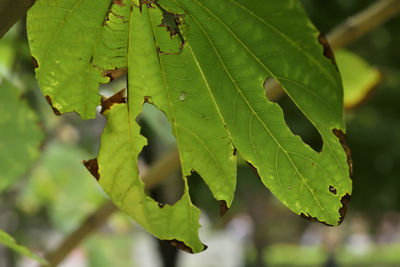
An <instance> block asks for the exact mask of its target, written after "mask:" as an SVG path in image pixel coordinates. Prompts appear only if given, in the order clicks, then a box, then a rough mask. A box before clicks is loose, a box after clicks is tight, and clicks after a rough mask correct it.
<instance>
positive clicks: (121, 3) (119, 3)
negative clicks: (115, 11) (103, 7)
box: [113, 0, 124, 6]
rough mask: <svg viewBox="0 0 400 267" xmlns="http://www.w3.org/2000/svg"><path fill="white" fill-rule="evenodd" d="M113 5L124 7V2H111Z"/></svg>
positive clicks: (119, 0)
mask: <svg viewBox="0 0 400 267" xmlns="http://www.w3.org/2000/svg"><path fill="white" fill-rule="evenodd" d="M113 3H114V4H116V5H119V6H124V1H123V0H113Z"/></svg>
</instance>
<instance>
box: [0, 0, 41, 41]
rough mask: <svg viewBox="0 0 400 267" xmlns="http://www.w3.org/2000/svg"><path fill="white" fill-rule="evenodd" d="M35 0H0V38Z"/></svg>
mask: <svg viewBox="0 0 400 267" xmlns="http://www.w3.org/2000/svg"><path fill="white" fill-rule="evenodd" d="M34 2H35V0H0V38H1V37H3V35H4V34H5V33H6V32H7V31H8V30H9V29H10V28H11V27H12V26H13V25H14V23H16V22H17V21H18V19H20V18H21V17H22V16H24V15H25V14H26V12H27V11H28V9H29V8H30V7H31V6H32V5H33V3H34Z"/></svg>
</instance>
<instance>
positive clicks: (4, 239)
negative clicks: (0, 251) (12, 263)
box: [0, 230, 48, 265]
mask: <svg viewBox="0 0 400 267" xmlns="http://www.w3.org/2000/svg"><path fill="white" fill-rule="evenodd" d="M0 243H2V244H3V245H5V246H6V247H8V248H10V249H12V250H14V251H15V252H17V253H19V254H21V255H24V256H27V257H29V258H32V259H34V260H35V261H37V262H39V263H40V264H42V265H48V263H47V261H46V260H45V259H43V258H42V257H39V256H38V255H36V254H34V253H32V252H31V251H30V250H29V249H27V248H26V247H24V246H21V245H18V244H17V242H16V241H15V239H14V238H13V237H12V236H10V235H9V234H7V233H6V232H4V231H2V230H0Z"/></svg>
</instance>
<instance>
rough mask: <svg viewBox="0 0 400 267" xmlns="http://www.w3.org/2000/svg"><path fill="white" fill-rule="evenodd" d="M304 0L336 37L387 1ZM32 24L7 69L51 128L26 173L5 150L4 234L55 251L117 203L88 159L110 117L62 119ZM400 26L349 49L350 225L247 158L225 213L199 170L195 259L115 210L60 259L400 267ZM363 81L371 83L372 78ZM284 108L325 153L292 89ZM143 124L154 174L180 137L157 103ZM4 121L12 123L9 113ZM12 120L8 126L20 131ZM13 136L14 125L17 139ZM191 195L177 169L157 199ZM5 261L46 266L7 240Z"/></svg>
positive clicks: (343, 59)
mask: <svg viewBox="0 0 400 267" xmlns="http://www.w3.org/2000/svg"><path fill="white" fill-rule="evenodd" d="M302 2H303V4H304V7H305V9H306V11H307V12H308V14H309V15H310V17H311V19H312V21H313V23H314V24H315V25H316V26H317V28H318V29H319V30H320V31H321V32H322V33H329V32H330V31H331V30H332V29H333V28H335V27H336V26H337V25H339V24H341V23H343V22H344V21H346V19H347V18H349V17H351V16H352V15H354V14H356V13H358V12H360V11H361V10H363V9H365V8H366V7H367V6H369V5H370V4H372V3H374V2H376V1H366V0H338V1H318V0H303V1H302ZM266 4H267V3H266ZM24 23H25V19H24V18H23V19H21V21H19V22H18V23H17V24H16V25H15V26H14V27H13V28H12V29H11V30H10V31H9V32H8V33H7V34H6V35H5V36H4V37H3V38H2V39H0V76H1V77H2V79H6V80H7V83H8V82H9V83H10V84H12V87H13V88H14V89H15V90H17V92H18V95H19V97H18V99H19V100H21V103H22V104H21V105H28V107H29V109H31V110H33V112H32V114H33V115H31V116H32V118H31V119H32V120H33V121H36V125H38V129H40V130H41V131H42V132H43V133H42V134H40V133H39V134H37V137H36V139H35V140H36V141H35V142H37V146H39V145H40V148H41V150H40V153H38V154H37V155H36V154H35V153H34V152H29V151H26V152H25V153H33V154H29V155H30V156H29V157H28V158H27V159H25V158H24V156H21V158H23V159H21V161H20V164H21V165H20V166H18V165H15V166H17V167H18V169H19V170H20V173H11V171H9V170H8V169H7V167H8V166H10V165H9V164H11V163H7V155H8V154H9V153H16V152H18V143H11V144H10V143H8V146H6V145H4V144H3V146H1V145H0V159H1V161H2V162H3V163H2V165H0V166H1V167H0V172H1V173H2V174H0V177H5V175H14V176H18V178H19V179H18V180H16V181H14V182H13V184H12V185H11V186H7V188H6V189H5V190H3V191H2V193H1V194H0V229H2V230H4V231H6V232H8V233H9V234H11V235H12V236H14V237H15V239H16V240H18V242H19V243H21V244H24V245H25V246H27V247H29V248H30V249H31V250H32V251H34V252H36V253H38V254H39V255H45V254H46V253H48V252H51V251H53V250H55V249H56V248H57V246H58V245H59V244H60V243H61V242H62V240H64V238H65V237H66V236H68V234H70V233H71V232H73V231H74V230H75V229H77V228H78V227H79V225H80V224H81V223H82V222H83V221H84V220H85V218H86V217H88V216H89V215H90V214H91V213H93V212H95V211H96V210H97V209H98V208H99V207H100V206H101V205H102V204H103V203H105V201H107V197H106V195H105V194H104V193H103V192H102V190H101V189H100V188H99V186H98V185H97V183H96V181H95V179H93V177H92V176H91V175H90V174H89V172H88V171H87V170H86V169H85V167H84V166H83V165H82V164H81V160H83V159H90V158H94V157H95V156H96V154H97V149H98V146H99V137H100V135H101V132H102V129H103V127H104V124H105V120H104V118H102V116H101V115H99V116H98V118H96V119H95V120H90V121H82V120H81V119H80V118H79V117H78V116H76V115H75V114H66V115H63V116H61V117H56V116H54V114H53V112H52V110H51V108H50V107H49V105H48V104H47V103H46V101H45V99H44V98H43V97H42V95H41V93H40V90H39V88H38V85H37V83H36V81H35V78H34V67H33V63H32V59H31V56H30V53H29V47H28V44H27V38H26V33H25V25H24ZM399 33H400V16H398V15H397V16H395V17H393V18H392V19H390V20H389V21H388V22H386V23H385V24H383V25H380V26H379V27H377V28H375V29H373V30H371V31H370V32H369V33H368V34H366V35H365V36H363V37H362V38H361V39H359V40H357V41H356V42H353V43H351V44H350V45H349V46H347V47H346V51H339V52H338V56H337V60H338V65H339V68H340V70H341V71H342V74H343V80H344V82H345V85H346V86H345V87H346V90H353V89H354V88H356V87H357V88H358V89H359V90H360V91H359V95H361V96H362V97H360V99H359V100H360V101H358V102H357V105H356V106H355V107H354V106H353V107H351V108H348V110H347V111H346V115H345V116H346V122H347V137H348V143H349V145H350V147H351V149H352V153H353V162H354V180H353V182H354V192H353V195H352V200H351V204H350V207H349V210H348V214H347V218H346V219H345V221H344V223H343V224H342V225H341V226H340V227H337V228H332V227H327V226H324V225H320V224H317V223H312V222H309V221H306V220H304V219H302V218H300V217H299V216H297V215H295V214H293V213H292V212H290V211H289V210H288V209H287V208H286V207H285V206H283V204H281V203H280V202H279V201H278V200H276V199H275V198H274V196H273V195H272V194H271V193H270V192H269V191H268V190H267V189H266V188H265V187H264V186H263V185H262V183H261V181H260V180H259V178H258V177H257V176H256V175H255V174H254V173H253V171H252V170H251V168H250V167H249V166H247V165H246V164H244V163H243V162H242V161H240V160H239V166H238V185H237V193H236V197H235V201H234V203H233V206H232V208H231V209H230V210H229V211H228V213H227V214H226V215H225V216H224V217H222V218H221V217H220V216H219V210H218V203H217V202H216V201H215V200H214V199H213V198H212V196H211V193H210V191H209V190H208V189H207V187H206V185H205V184H204V183H203V182H202V180H201V179H200V178H199V177H198V176H197V175H196V174H193V175H192V176H191V177H189V183H190V193H191V196H192V198H193V202H194V203H195V204H196V205H197V206H198V207H200V208H201V209H202V211H203V215H202V218H201V224H202V228H201V230H200V235H201V239H202V241H203V242H204V243H205V244H207V245H208V249H207V250H206V251H205V252H203V253H201V254H198V255H189V254H186V253H184V252H181V251H177V250H175V249H174V248H173V247H170V246H169V245H168V244H165V243H163V242H160V241H158V240H156V239H154V238H153V237H152V236H150V235H148V234H147V233H146V232H144V231H143V230H142V229H141V228H140V227H139V226H137V225H136V224H135V223H134V222H133V221H132V220H130V219H129V218H128V217H127V216H125V215H124V214H122V213H120V212H114V213H113V215H112V216H111V217H110V218H108V219H107V220H105V221H104V223H102V226H101V227H99V228H98V229H97V230H96V231H94V232H93V233H92V234H90V235H89V236H88V237H87V238H86V239H85V240H84V241H83V242H82V243H80V244H79V246H77V247H76V248H75V249H74V250H73V251H72V253H71V254H69V256H68V257H67V258H66V259H65V260H64V261H63V262H62V263H61V265H60V266H63V267H67V266H73V267H77V266H95V267H103V266H104V267H108V266H121V267H124V266H138V267H161V266H168V267H169V266H170V267H173V266H179V267H195V266H202V267H212V266H218V267H223V266H226V267H235V266H238V267H240V266H257V267H263V266H363V267H364V266H366V267H372V266H377V267H378V266H379V267H381V266H383V267H385V266H400V195H399V191H400V119H399V117H400V105H398V103H397V102H398V100H399V99H400V90H399V89H400V34H399ZM360 61H361V63H360ZM360 77H362V78H365V79H366V80H367V82H364V83H362V82H360V81H359V80H360ZM124 83H125V81H124V78H122V79H119V80H117V81H115V82H113V83H112V84H110V85H107V86H103V87H102V88H101V91H102V93H103V94H105V95H111V94H113V92H115V90H117V89H120V88H123V87H124V86H125V85H124ZM2 84H3V85H2V86H4V83H2ZM360 84H361V85H360ZM10 86H11V85H10ZM0 88H1V87H0ZM2 89H3V88H2ZM278 103H279V104H280V105H281V106H282V108H283V110H284V112H285V118H286V120H287V123H288V125H289V126H290V127H291V129H292V130H293V131H294V132H295V133H297V134H299V135H300V136H301V137H302V138H303V140H304V141H305V142H307V143H309V144H310V145H311V146H313V147H315V148H317V149H318V148H320V147H321V145H322V144H321V140H320V138H319V136H318V134H317V133H316V132H315V129H313V127H312V126H311V125H310V123H308V122H307V120H306V119H305V118H304V117H303V116H302V115H301V114H300V113H299V111H298V110H297V108H296V107H295V106H294V105H293V103H291V101H290V100H289V99H288V98H287V97H285V96H282V97H281V98H280V99H279V100H278ZM0 104H1V105H2V106H3V112H9V110H8V109H5V108H4V107H6V103H4V102H3V103H2V102H1V100H0ZM1 105H0V110H2V107H1ZM9 113H11V114H16V115H17V114H19V113H16V112H14V111H12V112H9ZM1 116H2V117H4V114H3V115H1ZM140 123H141V125H142V127H143V128H142V132H143V134H144V135H145V136H146V137H148V138H149V139H150V142H149V146H148V147H146V148H145V150H144V151H143V152H142V154H141V165H142V166H141V168H142V169H143V170H146V168H148V166H151V165H152V163H154V162H156V161H157V160H158V159H160V158H162V157H163V155H165V154H166V153H168V151H170V150H171V149H173V148H174V146H175V141H174V137H173V136H172V134H171V130H170V126H169V125H168V122H167V121H166V118H165V117H164V115H163V114H162V113H161V112H159V111H158V110H157V109H155V108H154V107H152V106H150V105H146V106H145V107H144V111H143V114H142V117H141V119H140ZM0 126H1V127H6V124H4V122H3V124H2V122H1V120H0ZM1 127H0V130H1V131H3V132H7V129H8V128H7V129H6V128H1ZM12 131H13V130H12V129H8V132H9V134H10V135H12V133H13V132H12ZM35 131H36V130H35ZM0 136H2V137H3V138H4V139H3V140H0V142H3V143H4V142H5V141H7V140H8V139H7V140H6V139H5V137H6V136H7V135H4V134H3V135H1V134H0ZM35 144H36V143H35ZM15 166H14V167H15ZM1 186H2V184H1V183H0V187H1ZM4 187H6V186H4ZM181 190H182V184H181V183H180V178H179V171H177V172H176V173H173V174H171V175H170V176H169V177H168V178H167V179H165V180H164V181H163V182H162V183H160V184H159V185H158V186H157V187H156V188H154V189H153V190H152V192H151V195H152V197H154V198H155V199H157V200H160V201H163V202H167V203H173V202H174V201H176V200H177V198H178V197H179V194H180V193H181ZM177 227H179V226H177ZM0 266H37V263H36V262H35V261H33V260H31V259H30V258H26V257H21V256H20V255H18V254H15V253H14V252H13V251H11V250H9V249H7V248H5V247H3V246H0Z"/></svg>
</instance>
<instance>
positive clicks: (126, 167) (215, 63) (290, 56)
mask: <svg viewBox="0 0 400 267" xmlns="http://www.w3.org/2000/svg"><path fill="white" fill-rule="evenodd" d="M108 2H109V3H111V2H110V1H108ZM90 3H91V1H89V0H86V1H85V0H70V1H68V0H64V1H60V2H53V1H50V0H38V1H37V2H36V4H35V6H34V7H33V8H32V9H31V11H30V14H29V17H28V33H29V39H30V45H31V51H32V54H33V56H34V57H35V58H36V59H37V61H38V63H39V68H38V69H37V78H38V80H39V83H40V84H41V87H42V90H43V92H44V93H45V94H49V95H50V97H51V98H52V99H53V104H54V105H57V106H56V108H57V109H59V110H60V111H61V112H66V111H72V110H75V111H77V112H79V113H80V114H81V116H82V117H84V118H87V117H93V114H94V111H95V109H94V106H95V105H96V103H98V98H97V96H96V95H97V91H96V89H97V87H95V85H96V83H98V82H99V81H103V80H102V78H101V76H111V77H114V75H117V74H118V73H119V72H122V71H123V70H125V69H126V68H127V72H128V88H127V92H128V96H127V103H119V104H117V103H116V104H114V105H112V106H111V107H110V106H107V107H105V106H103V108H104V114H105V116H106V117H107V119H108V124H107V126H106V128H105V130H104V133H103V136H102V140H101V147H100V151H99V156H98V159H97V163H98V174H96V175H97V176H98V178H99V183H100V185H101V186H102V187H103V189H104V190H105V191H106V192H107V193H108V194H109V195H110V197H111V199H112V200H113V201H114V203H115V204H116V205H117V206H118V207H119V208H120V209H121V210H123V211H124V212H126V213H127V214H129V215H130V216H131V217H133V218H134V219H135V220H136V221H137V222H138V223H139V224H141V225H142V226H143V227H144V228H145V229H146V230H148V231H149V232H151V233H153V234H154V235H156V236H157V237H159V238H161V239H167V240H173V239H176V240H178V241H181V242H183V243H179V245H180V246H181V247H185V248H186V249H187V250H189V251H192V252H199V251H201V250H203V249H204V246H203V245H202V244H201V242H200V240H199V237H198V233H197V232H198V228H199V224H198V217H199V213H200V212H199V210H198V209H197V208H196V207H194V206H193V205H192V203H191V200H190V196H189V191H188V185H187V180H186V179H187V178H186V177H187V176H189V175H190V174H191V172H192V171H193V170H194V171H196V172H198V173H199V174H200V175H201V177H202V178H203V180H204V181H205V182H206V184H207V185H208V186H209V188H210V190H211V192H212V194H213V195H214V197H215V198H216V199H217V200H219V201H220V202H222V203H224V204H226V207H230V205H231V203H232V200H233V194H234V190H235V186H236V151H237V152H238V153H240V155H241V156H242V157H243V159H244V160H246V161H247V162H248V163H250V164H251V165H252V166H254V168H255V169H256V170H257V172H258V173H259V175H260V177H261V180H262V181H263V183H264V184H265V185H266V186H267V187H268V188H269V189H270V190H271V192H272V193H274V194H275V196H276V197H278V198H279V199H280V200H281V201H282V202H283V203H284V204H285V205H287V206H288V207H289V208H290V209H291V210H293V211H294V212H295V213H297V214H299V215H302V216H304V217H307V218H310V219H312V220H318V221H321V222H324V223H326V224H330V225H338V224H339V223H340V222H341V221H342V219H343V216H344V212H345V204H346V203H347V201H348V199H349V195H350V193H351V179H350V178H349V174H350V173H351V158H350V151H349V149H348V147H347V146H346V144H345V134H344V132H345V130H344V122H343V91H342V86H341V79H340V75H339V73H338V71H337V69H336V68H335V66H334V65H333V64H332V63H331V61H330V60H329V59H328V58H326V57H325V56H324V54H325V55H330V50H329V47H327V46H326V45H325V47H322V46H321V44H325V42H324V39H323V38H322V37H321V36H319V33H318V31H317V30H316V29H315V28H314V27H313V26H312V24H311V23H310V21H309V19H308V18H307V15H306V14H305V12H304V10H303V9H302V7H301V5H300V3H299V2H298V1H295V0H283V1H268V3H266V2H265V1H245V0H225V1H217V0H204V1H199V0H192V1H187V0H160V1H150V2H149V3H151V4H144V5H143V6H142V7H141V9H142V11H140V9H139V8H138V1H135V4H133V3H131V1H113V3H111V4H112V5H111V7H110V9H109V10H111V11H107V8H108V7H107V8H105V7H104V6H107V5H106V4H104V6H103V4H102V5H101V6H97V7H96V12H94V13H93V15H92V14H91V13H90V15H89V14H88V11H87V9H88V8H89V7H91V4H90ZM57 5H59V6H61V7H62V8H59V7H58V6H57ZM93 5H94V4H93ZM149 6H151V7H149ZM57 12H60V13H61V14H58V19H55V21H53V20H54V19H53V20H50V19H49V17H52V18H54V14H56V13H57ZM82 14H84V16H82ZM101 14H103V16H101ZM80 15H81V16H80ZM83 22H84V23H83ZM45 24H46V25H47V26H44V25H45ZM48 24H50V26H48ZM82 25H90V26H88V27H86V26H85V27H82ZM44 27H49V28H50V30H49V31H47V32H46V31H45V30H44ZM53 29H54V30H53ZM89 32H90V33H89ZM95 33H96V34H95ZM72 35H74V36H77V37H76V38H74V39H73V40H70V39H68V36H72ZM49 36H51V38H50V37H49ZM80 37H82V38H83V39H84V40H81V39H80ZM71 42H72V43H71ZM77 42H78V43H79V44H77ZM55 44H57V45H55ZM119 48H121V49H119ZM124 49H125V50H124ZM64 50H65V51H68V53H67V52H63V51H64ZM72 51H73V52H72ZM78 55H81V56H78ZM80 58H83V60H80ZM56 62H59V65H56V64H57V63H56ZM78 63H79V64H78ZM74 64H78V65H79V66H78V65H77V66H75V67H71V65H74ZM81 66H83V67H84V68H83V67H82V69H81ZM57 68H58V69H57ZM115 68H117V70H116V71H113V70H115ZM61 69H62V71H61ZM58 70H60V71H58ZM93 73H95V74H93ZM90 74H93V77H97V78H98V77H100V78H99V79H97V78H91V77H92V76H90ZM88 77H89V78H88ZM266 78H273V79H275V80H277V81H278V82H279V83H280V84H281V85H282V86H283V88H284V89H285V90H286V92H287V94H288V95H289V96H290V97H291V98H292V100H293V101H294V103H295V104H296V105H297V106H298V108H299V109H300V110H301V111H302V112H303V113H304V114H305V116H306V117H307V118H308V119H309V120H310V121H311V123H312V124H313V125H314V126H315V127H316V129H317V130H318V131H319V133H320V135H321V137H322V139H323V142H324V145H323V149H322V151H321V152H316V151H314V150H313V149H312V148H310V147H309V146H308V145H306V144H304V143H303V141H302V140H301V138H300V137H299V136H296V135H294V134H293V133H292V132H291V131H290V129H289V128H288V127H287V125H286V123H285V120H284V116H283V112H282V110H281V108H280V107H279V106H278V105H277V104H275V103H271V102H269V101H268V100H267V98H266V96H265V91H264V90H263V83H264V81H265V79H266ZM71 79H73V81H71ZM67 80H68V82H66V81H67ZM78 81H79V82H78ZM82 81H85V82H83V83H82ZM86 81H90V82H91V83H92V85H91V86H90V90H88V88H89V87H88V84H89V83H88V82H86ZM72 83H73V84H74V86H73V88H70V87H71V84H72ZM92 87H93V88H94V89H93V88H92ZM60 88H63V90H62V91H63V92H62V93H61V89H60ZM89 91H90V93H88V92H89ZM92 96H93V97H92ZM78 99H80V100H78ZM92 100H93V101H92ZM89 102H90V103H91V104H90V105H89V104H88V103H89ZM118 102H122V101H118ZM145 102H149V103H151V104H153V105H154V106H156V107H157V108H158V109H160V110H161V111H162V112H164V113H165V114H166V116H167V118H168V120H169V122H170V123H171V126H172V131H173V134H174V135H175V137H176V142H177V146H178V148H179V152H180V161H181V165H182V177H183V180H184V185H185V190H184V193H183V195H182V197H181V199H180V200H179V201H178V202H177V203H175V204H174V205H166V206H163V207H159V206H158V204H157V203H156V202H155V201H154V200H153V199H151V198H150V197H148V196H147V195H146V194H145V192H144V185H143V182H142V181H141V179H140V178H139V175H138V170H137V157H138V155H139V153H140V151H141V150H142V148H143V146H145V145H146V143H147V141H146V139H145V138H144V137H142V136H141V135H140V127H139V125H138V124H137V122H136V120H137V118H138V116H139V115H140V114H141V112H142V106H143V104H144V103H145ZM175 243H176V242H175ZM182 245H183V246H182ZM188 247H189V248H188Z"/></svg>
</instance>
